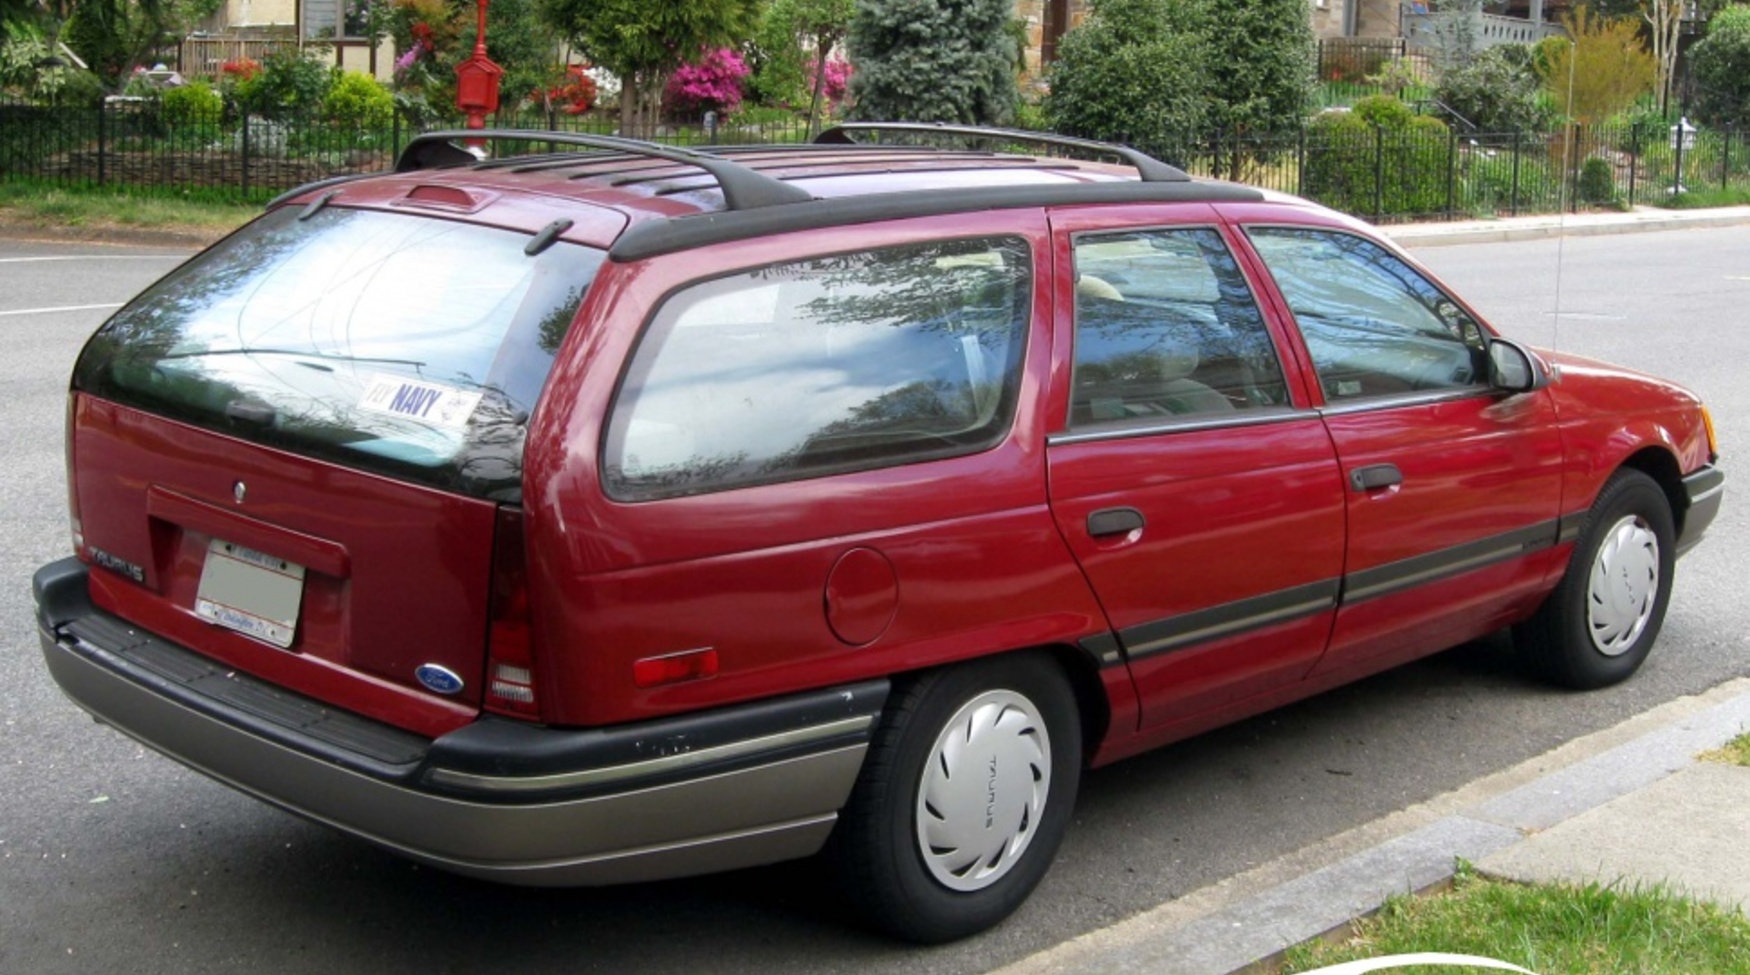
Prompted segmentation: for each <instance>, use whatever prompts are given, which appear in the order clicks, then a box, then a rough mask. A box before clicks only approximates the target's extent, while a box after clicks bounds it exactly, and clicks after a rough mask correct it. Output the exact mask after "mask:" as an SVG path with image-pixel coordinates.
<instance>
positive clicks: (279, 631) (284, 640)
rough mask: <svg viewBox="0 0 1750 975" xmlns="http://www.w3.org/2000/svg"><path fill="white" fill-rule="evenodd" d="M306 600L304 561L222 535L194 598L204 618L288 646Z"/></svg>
mask: <svg viewBox="0 0 1750 975" xmlns="http://www.w3.org/2000/svg"><path fill="white" fill-rule="evenodd" d="M303 601H304V567H303V566H301V565H298V564H297V563H296V562H287V561H286V560H285V559H282V558H279V557H277V556H273V555H268V554H266V553H264V552H257V551H256V550H254V549H252V548H244V547H243V546H241V545H238V544H237V543H235V542H227V541H225V540H224V539H221V538H215V539H213V540H212V541H211V542H209V543H208V544H207V560H206V562H205V564H203V565H202V566H201V583H200V587H199V588H197V589H196V590H195V597H194V611H195V613H196V614H197V615H199V616H200V618H201V619H204V620H207V621H209V622H212V623H217V624H218V625H220V626H223V627H226V628H227V629H232V630H236V631H237V632H239V633H246V634H248V635H250V636H252V637H255V638H256V639H257V640H262V641H265V642H267V643H271V644H273V645H274V646H276V647H281V648H285V647H289V646H291V645H292V638H293V637H295V636H297V632H298V606H299V604H300V603H302V602H303Z"/></svg>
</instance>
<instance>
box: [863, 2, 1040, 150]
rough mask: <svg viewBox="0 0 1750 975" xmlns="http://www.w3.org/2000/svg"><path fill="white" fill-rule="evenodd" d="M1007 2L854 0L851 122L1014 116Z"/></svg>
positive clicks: (1012, 52)
mask: <svg viewBox="0 0 1750 975" xmlns="http://www.w3.org/2000/svg"><path fill="white" fill-rule="evenodd" d="M1012 12H1013V4H1012V2H1011V0H858V2H857V5H856V12H855V14H854V15H853V16H852V17H851V24H850V29H849V31H848V32H847V33H846V37H845V47H846V49H847V51H848V52H849V53H850V56H851V63H852V64H853V65H855V67H856V73H855V74H854V75H852V77H851V99H852V102H853V104H852V108H851V113H852V117H854V118H859V119H897V120H901V121H916V122H958V123H963V124H993V123H994V124H1001V123H1004V122H1007V121H1008V120H1009V118H1010V117H1011V116H1012V115H1013V113H1014V109H1015V99H1016V97H1017V94H1018V90H1017V88H1016V85H1015V72H1014V65H1015V56H1016V52H1015V43H1014V40H1013V37H1012V35H1011V34H1010V33H1009V29H1008V28H1009V17H1010V16H1011V14H1012Z"/></svg>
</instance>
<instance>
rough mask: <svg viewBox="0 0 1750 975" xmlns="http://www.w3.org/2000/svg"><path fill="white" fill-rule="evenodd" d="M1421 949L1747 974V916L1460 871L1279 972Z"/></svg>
mask: <svg viewBox="0 0 1750 975" xmlns="http://www.w3.org/2000/svg"><path fill="white" fill-rule="evenodd" d="M1424 951H1440V952H1451V953H1455V954H1466V955H1479V956H1482V957H1486V958H1493V959H1497V960H1500V961H1505V962H1511V963H1513V964H1515V965H1519V966H1521V967H1524V968H1528V969H1530V970H1532V971H1534V972H1536V973H1538V975H1750V918H1746V917H1745V916H1744V915H1743V914H1742V913H1739V912H1736V911H1731V910H1727V909H1725V908H1722V907H1719V906H1716V905H1714V904H1711V903H1708V902H1706V901H1697V900H1691V899H1689V898H1687V897H1683V896H1681V895H1679V894H1677V893H1674V892H1672V891H1670V890H1668V889H1666V888H1664V887H1659V886H1646V887H1625V886H1622V885H1619V884H1611V885H1601V884H1597V883H1591V884H1586V885H1583V886H1577V885H1570V884H1519V883H1512V882H1508V881H1500V880H1492V879H1488V878H1485V877H1481V876H1478V875H1477V874H1476V873H1475V872H1474V871H1473V870H1472V869H1471V868H1470V867H1469V865H1468V864H1462V863H1461V864H1460V869H1459V872H1458V874H1457V876H1456V877H1454V879H1453V884H1452V886H1451V888H1450V889H1447V890H1444V891H1441V892H1439V893H1435V894H1429V895H1427V896H1421V897H1418V896H1412V895H1404V896H1398V897H1394V898H1392V899H1391V900H1389V901H1387V902H1386V904H1385V906H1383V907H1382V908H1381V909H1380V910H1379V912H1378V913H1376V914H1374V915H1373V916H1371V917H1367V918H1363V919H1361V920H1359V921H1356V922H1355V923H1354V924H1353V925H1352V926H1350V927H1349V928H1348V929H1346V932H1345V934H1344V935H1342V936H1341V937H1339V938H1336V939H1328V940H1315V941H1311V942H1307V943H1305V944H1301V945H1297V946H1295V947H1293V948H1291V949H1289V950H1288V952H1287V954H1286V956H1285V958H1284V961H1283V963H1282V967H1281V969H1280V970H1281V972H1283V973H1284V975H1288V973H1295V972H1305V971H1310V970H1312V969H1316V968H1321V967H1324V966H1327V965H1334V964H1338V963H1341V962H1345V961H1355V960H1359V959H1363V958H1379V957H1382V956H1386V955H1396V954H1409V953H1413V952H1424ZM1414 970H1415V971H1428V972H1430V973H1433V972H1438V973H1439V975H1461V973H1462V975H1471V973H1476V975H1482V973H1484V972H1486V971H1487V970H1486V969H1481V968H1471V967H1456V966H1453V967H1440V968H1420V969H1414ZM1490 975H1498V973H1490Z"/></svg>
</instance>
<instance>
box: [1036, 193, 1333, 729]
mask: <svg viewBox="0 0 1750 975" xmlns="http://www.w3.org/2000/svg"><path fill="white" fill-rule="evenodd" d="M1112 212H1113V211H1112V210H1110V209H1106V210H1086V211H1068V212H1063V211H1059V212H1055V213H1054V214H1053V215H1052V235H1053V247H1054V256H1055V260H1054V265H1055V270H1054V273H1055V277H1056V285H1055V298H1056V302H1055V317H1056V326H1055V327H1056V331H1055V335H1056V341H1055V343H1054V356H1053V377H1054V382H1053V388H1054V400H1053V403H1052V409H1053V411H1054V413H1053V415H1054V416H1055V417H1057V418H1058V422H1057V424H1056V426H1055V428H1054V429H1055V432H1054V433H1053V434H1052V435H1051V437H1050V438H1049V444H1048V449H1047V462H1048V468H1049V472H1050V485H1051V504H1052V511H1053V515H1054V517H1055V518H1056V521H1057V524H1058V528H1059V530H1060V531H1061V532H1062V534H1063V536H1064V538H1065V540H1066V541H1067V542H1068V544H1069V546H1070V548H1071V549H1072V550H1073V551H1074V553H1075V555H1076V558H1077V559H1078V560H1079V561H1080V564H1081V566H1082V569H1083V571H1084V572H1085V573H1086V574H1087V577H1088V579H1089V580H1090V581H1091V583H1092V585H1093V588H1094V590H1095V592H1096V593H1097V595H1098V597H1099V599H1100V601H1101V603H1102V606H1103V608H1104V610H1105V613H1106V615H1107V618H1108V620H1109V621H1110V623H1111V625H1112V628H1113V630H1114V631H1115V633H1116V634H1117V638H1118V641H1119V643H1120V644H1121V647H1122V650H1123V652H1124V654H1125V656H1126V658H1127V660H1128V662H1129V666H1130V670H1131V673H1132V676H1133V678H1134V680H1135V683H1136V688H1137V692H1138V695H1139V697H1140V699H1141V725H1142V726H1143V727H1144V728H1148V727H1151V726H1154V727H1155V728H1157V729H1162V730H1164V731H1167V732H1170V730H1171V729H1165V728H1164V726H1166V725H1172V724H1179V723H1191V722H1195V721H1197V720H1198V716H1199V715H1208V714H1211V713H1213V712H1216V711H1218V710H1220V709H1223V708H1227V707H1229V706H1231V705H1236V704H1238V702H1242V701H1244V700H1245V699H1246V698H1249V697H1253V696H1255V695H1258V694H1262V693H1265V692H1268V691H1270V690H1272V689H1277V688H1280V687H1282V686H1284V685H1288V684H1292V683H1294V682H1295V681H1298V680H1299V679H1300V678H1301V677H1302V676H1304V675H1305V674H1306V672H1307V671H1308V670H1309V669H1310V668H1311V667H1312V666H1313V664H1314V663H1315V662H1316V661H1317V659H1318V656H1319V654H1320V653H1321V652H1322V651H1323V649H1324V646H1325V642H1326V639H1327V637H1328V635H1329V631H1330V626H1331V622H1332V614H1333V612H1334V609H1335V605H1336V597H1337V591H1338V580H1339V576H1340V573H1341V569H1342V555H1343V502H1344V498H1343V491H1342V487H1341V479H1340V476H1339V473H1338V471H1337V464H1336V456H1335V453H1334V452H1333V450H1332V447H1331V442H1330V437H1329V435H1328V434H1327V433H1326V432H1325V428H1324V424H1323V423H1322V422H1321V421H1320V419H1319V416H1318V414H1317V413H1316V412H1314V411H1313V410H1312V409H1310V408H1309V404H1308V399H1307V391H1306V390H1305V389H1304V388H1302V387H1301V386H1300V385H1299V383H1300V379H1299V376H1298V375H1297V370H1295V369H1294V368H1292V367H1291V366H1285V365H1284V362H1283V359H1282V356H1281V353H1280V349H1279V345H1280V343H1279V336H1278V335H1276V334H1273V333H1272V331H1271V326H1270V324H1269V323H1268V322H1267V320H1266V318H1265V316H1264V315H1263V314H1262V313H1261V312H1260V308H1259V305H1258V303H1257V300H1256V298H1255V297H1254V294H1253V289H1252V283H1251V282H1250V281H1249V280H1248V278H1247V275H1246V272H1245V271H1244V269H1243V268H1242V267H1241V265H1240V263H1239V262H1238V261H1237V260H1236V259H1235V257H1234V253H1233V251H1232V248H1231V242H1230V241H1229V239H1228V238H1227V236H1226V235H1225V233H1224V231H1223V230H1222V229H1221V228H1220V226H1219V224H1218V222H1217V220H1216V218H1215V213H1214V211H1213V210H1212V209H1211V208H1209V207H1207V206H1201V205H1199V206H1186V205H1179V206H1172V207H1158V208H1153V209H1147V208H1133V209H1131V210H1129V211H1127V212H1126V226H1125V228H1124V229H1116V230H1115V229H1111V228H1112V226H1113V221H1112V217H1111V214H1112ZM1157 734H1158V732H1157ZM1169 736H1170V735H1169Z"/></svg>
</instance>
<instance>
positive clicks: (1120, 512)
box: [1088, 508, 1147, 538]
mask: <svg viewBox="0 0 1750 975" xmlns="http://www.w3.org/2000/svg"><path fill="white" fill-rule="evenodd" d="M1145 524H1147V521H1146V520H1145V519H1144V518H1143V517H1142V512H1140V511H1138V510H1136V509H1135V508H1102V509H1100V510H1099V511H1096V512H1093V513H1092V514H1090V515H1088V534H1090V535H1092V536H1094V537H1095V538H1104V537H1106V536H1109V535H1128V534H1130V533H1131V532H1133V531H1139V530H1141V528H1142V526H1143V525H1145Z"/></svg>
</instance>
